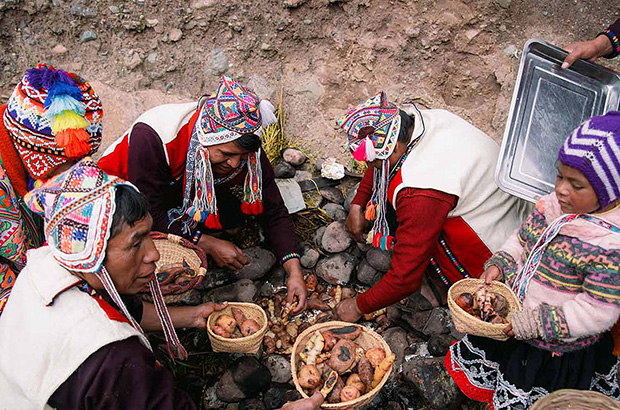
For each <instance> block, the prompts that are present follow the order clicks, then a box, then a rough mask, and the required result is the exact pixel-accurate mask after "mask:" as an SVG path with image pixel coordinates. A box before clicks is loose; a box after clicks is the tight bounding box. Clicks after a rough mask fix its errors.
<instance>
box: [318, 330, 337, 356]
mask: <svg viewBox="0 0 620 410" xmlns="http://www.w3.org/2000/svg"><path fill="white" fill-rule="evenodd" d="M321 335H322V336H323V340H325V346H324V347H323V350H324V351H326V352H329V351H330V350H332V349H333V348H334V345H335V344H336V338H335V337H334V335H333V334H332V332H330V331H329V330H326V331H324V332H321Z"/></svg>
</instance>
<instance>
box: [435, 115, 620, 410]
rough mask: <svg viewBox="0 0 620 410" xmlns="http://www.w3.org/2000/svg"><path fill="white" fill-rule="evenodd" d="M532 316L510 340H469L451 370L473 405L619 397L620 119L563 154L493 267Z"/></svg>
mask: <svg viewBox="0 0 620 410" xmlns="http://www.w3.org/2000/svg"><path fill="white" fill-rule="evenodd" d="M486 266H487V269H486V271H485V273H484V275H483V277H484V278H485V279H486V281H487V283H490V282H491V280H501V281H504V282H505V283H506V284H507V285H509V286H511V287H512V289H513V291H514V292H515V295H517V297H518V298H519V299H520V300H521V302H522V305H523V309H522V310H520V311H517V312H515V313H513V314H512V315H511V316H510V317H509V320H510V324H509V325H507V327H506V329H505V330H504V332H505V333H506V334H507V335H508V336H514V338H510V339H508V340H507V341H505V342H500V341H496V340H493V339H486V338H483V337H477V336H472V335H466V336H465V337H464V338H463V339H462V340H461V341H459V342H458V343H456V344H454V345H452V347H451V348H450V351H449V352H448V355H447V356H446V358H445V365H446V367H447V369H448V371H449V372H450V374H451V375H452V377H453V378H454V380H455V381H456V383H457V384H458V386H459V387H460V389H461V390H462V391H463V392H464V393H465V394H466V395H467V396H469V397H471V398H473V399H475V400H478V401H483V402H486V403H489V404H491V408H494V409H495V410H499V409H527V408H530V406H531V405H532V404H533V403H534V402H535V401H536V400H538V399H540V398H541V397H543V396H545V395H547V394H549V393H551V392H553V391H555V390H559V389H565V388H569V389H579V390H595V391H598V392H600V393H603V394H606V395H607V396H610V397H612V398H614V399H616V400H618V399H620V386H619V385H618V357H617V356H616V354H618V353H619V352H618V351H616V352H614V351H613V350H614V342H613V339H612V336H611V333H610V328H611V327H612V326H613V325H614V323H616V321H617V320H618V318H619V317H620V112H618V111H613V112H609V113H607V114H605V115H603V116H600V117H593V118H591V119H589V120H587V121H585V122H584V123H583V124H581V125H580V126H579V127H578V128H577V129H576V130H575V131H574V132H573V133H572V134H571V135H570V136H569V137H568V138H567V139H566V141H565V142H564V144H563V145H562V147H561V148H560V152H559V156H558V176H557V179H556V182H555V192H554V193H551V194H549V195H547V196H545V197H543V198H542V199H541V200H540V201H539V202H538V203H537V204H536V208H535V210H534V211H533V213H532V214H531V215H530V216H529V217H528V218H527V220H526V221H525V222H524V223H523V225H521V228H520V229H519V230H518V231H517V232H515V233H514V234H513V235H512V236H511V237H510V238H509V239H508V240H507V241H506V242H505V243H504V245H503V246H502V248H501V250H500V251H499V252H497V253H495V254H494V255H493V257H492V258H491V259H490V260H489V261H488V262H487V263H486Z"/></svg>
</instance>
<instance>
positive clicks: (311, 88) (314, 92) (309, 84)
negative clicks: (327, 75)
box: [292, 77, 325, 103]
mask: <svg viewBox="0 0 620 410" xmlns="http://www.w3.org/2000/svg"><path fill="white" fill-rule="evenodd" d="M292 91H293V93H294V94H299V95H301V96H303V97H304V98H306V99H309V100H311V101H313V102H314V103H318V102H319V101H320V100H321V98H322V97H323V94H325V91H324V90H323V86H322V85H321V83H320V82H319V81H318V80H317V79H316V78H314V77H312V78H310V79H309V80H307V81H305V82H298V83H297V86H296V87H295V88H294V89H293V90H292Z"/></svg>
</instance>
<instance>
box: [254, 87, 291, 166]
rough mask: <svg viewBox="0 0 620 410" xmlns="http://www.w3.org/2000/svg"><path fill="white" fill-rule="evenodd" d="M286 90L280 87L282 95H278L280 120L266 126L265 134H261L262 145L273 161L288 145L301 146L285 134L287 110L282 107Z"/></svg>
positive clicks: (278, 115) (277, 108)
mask: <svg viewBox="0 0 620 410" xmlns="http://www.w3.org/2000/svg"><path fill="white" fill-rule="evenodd" d="M283 94H284V90H283V88H280V96H279V97H278V104H277V105H276V117H277V118H278V121H276V122H275V123H273V124H271V125H269V126H267V127H265V128H264V129H263V134H262V135H261V139H262V146H263V150H264V151H265V154H266V155H267V158H268V159H269V161H271V162H272V163H273V162H274V161H275V160H277V159H278V158H280V153H281V152H282V150H283V149H284V148H286V147H295V148H299V147H298V146H297V144H295V143H294V142H292V141H291V140H289V139H288V138H287V137H286V135H284V126H285V124H286V111H284V108H282V100H283Z"/></svg>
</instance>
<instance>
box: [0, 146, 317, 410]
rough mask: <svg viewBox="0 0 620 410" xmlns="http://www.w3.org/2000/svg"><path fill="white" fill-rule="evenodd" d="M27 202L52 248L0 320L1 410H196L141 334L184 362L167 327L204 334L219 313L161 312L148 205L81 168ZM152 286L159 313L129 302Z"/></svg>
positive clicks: (304, 404) (31, 265)
mask: <svg viewBox="0 0 620 410" xmlns="http://www.w3.org/2000/svg"><path fill="white" fill-rule="evenodd" d="M25 202H26V203H27V205H28V206H29V207H30V208H31V209H32V210H33V211H34V212H37V213H41V214H42V215H43V218H44V220H45V228H44V229H45V239H46V241H47V244H48V245H47V246H43V247H41V248H38V249H34V250H32V251H30V253H29V256H28V262H27V264H26V267H25V268H24V269H23V270H22V272H21V273H20V275H19V277H18V278H17V280H16V282H15V286H14V288H13V292H12V294H11V298H10V299H9V300H8V302H7V304H6V308H5V311H4V313H3V314H2V315H1V316H0V403H1V407H2V408H6V409H24V410H43V409H48V408H50V406H51V407H53V408H56V409H94V408H96V409H100V410H108V409H109V410H117V409H134V410H147V409H148V410H167V409H187V410H195V409H196V408H197V407H196V406H195V404H194V403H192V401H191V399H190V398H189V396H188V395H187V394H186V393H184V392H182V391H179V390H176V389H175V387H174V384H173V378H172V374H171V373H170V372H169V371H168V370H166V369H164V368H162V367H161V366H160V365H159V364H158V363H157V361H156V360H155V356H154V354H153V352H152V348H151V345H150V344H149V341H148V339H147V338H146V336H145V335H144V332H143V329H144V330H162V329H163V331H164V334H165V336H166V340H167V342H168V348H169V350H170V353H171V354H172V355H173V357H176V358H184V357H185V352H184V350H183V347H182V346H181V345H180V344H179V341H178V339H177V337H176V333H175V331H174V327H173V325H175V326H178V327H195V328H202V329H204V328H205V326H206V321H207V318H208V316H209V315H210V314H211V313H212V312H213V311H214V310H221V309H223V308H224V307H225V304H214V303H212V302H209V303H203V304H201V305H198V306H183V307H172V308H170V310H169V311H168V310H167V309H166V306H165V304H164V303H163V299H162V295H161V291H160V289H159V285H158V282H157V280H156V279H155V275H154V272H155V262H156V261H157V260H158V259H159V252H158V251H157V248H156V247H155V245H154V243H153V240H152V239H151V236H150V234H149V232H150V231H151V225H152V222H153V219H152V218H151V216H150V215H149V213H148V204H147V202H146V199H145V198H144V197H143V196H142V195H141V194H140V193H139V192H138V191H137V190H136V189H135V187H133V186H132V185H131V184H129V183H127V182H125V181H123V180H121V179H120V178H117V177H112V176H109V175H107V174H105V173H104V172H103V171H102V170H101V169H100V168H99V167H98V166H97V165H96V164H95V163H94V162H93V161H92V160H91V159H90V158H86V159H84V160H82V161H81V162H79V163H78V164H76V165H74V166H73V167H72V168H71V169H69V170H68V171H66V172H65V173H63V174H61V175H59V176H57V177H55V178H53V179H51V180H49V181H48V182H46V183H45V184H44V185H43V186H41V188H39V189H35V190H33V191H31V192H29V193H28V194H27V195H26V197H25ZM147 286H148V288H149V289H150V290H151V294H152V296H153V299H154V301H155V304H154V305H153V304H150V303H146V302H142V300H141V299H140V297H138V296H136V293H138V292H140V291H141V290H142V289H144V288H145V287H147ZM121 295H123V296H122V297H121ZM321 402H322V398H321V397H317V396H315V397H313V398H312V399H307V400H305V401H300V402H297V403H291V404H288V405H287V406H288V407H286V409H291V410H312V409H315V408H318V405H319V404H320V403H321Z"/></svg>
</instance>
